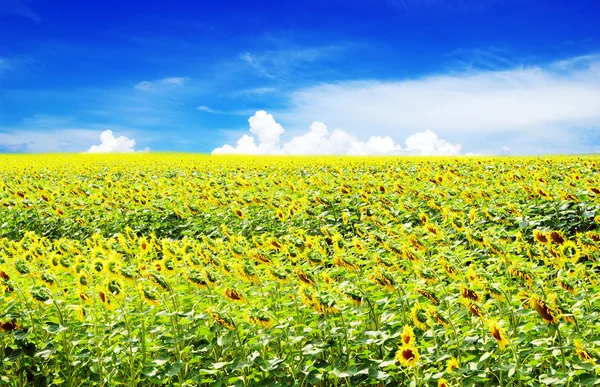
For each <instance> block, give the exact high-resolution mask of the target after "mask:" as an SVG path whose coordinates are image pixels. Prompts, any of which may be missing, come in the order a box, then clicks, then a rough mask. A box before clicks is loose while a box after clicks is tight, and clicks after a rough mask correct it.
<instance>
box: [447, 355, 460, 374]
mask: <svg viewBox="0 0 600 387" xmlns="http://www.w3.org/2000/svg"><path fill="white" fill-rule="evenodd" d="M458 367H460V365H459V364H458V360H456V358H455V357H454V356H452V357H451V358H450V359H448V362H446V372H447V373H449V374H451V373H452V372H454V370H455V369H457V368H458Z"/></svg>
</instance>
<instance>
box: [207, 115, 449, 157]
mask: <svg viewBox="0 0 600 387" xmlns="http://www.w3.org/2000/svg"><path fill="white" fill-rule="evenodd" d="M248 122H249V124H250V133H251V135H248V134H245V135H243V136H242V137H241V138H240V139H239V140H238V141H237V143H236V145H235V146H231V145H224V146H222V147H220V148H216V149H214V150H213V151H212V154H280V155H285V154H287V155H330V154H340V155H394V154H405V155H457V154H460V151H461V146H460V144H456V145H455V144H451V143H449V142H447V141H445V140H443V139H440V138H439V137H438V136H437V134H435V133H434V132H432V131H430V130H426V131H423V132H419V133H415V134H412V135H410V136H409V137H408V138H407V139H406V141H405V146H404V147H403V146H401V145H400V144H398V143H396V142H395V141H394V140H393V139H392V138H391V137H389V136H385V137H381V136H371V137H370V138H369V139H368V140H367V141H366V142H365V141H361V140H359V139H357V138H356V137H354V136H352V135H350V134H349V133H347V132H345V131H343V130H337V129H336V130H333V131H332V132H329V130H328V129H327V126H326V125H325V124H324V123H322V122H313V124H312V125H311V126H310V130H309V131H308V132H306V133H303V134H301V135H299V136H295V137H293V138H292V139H291V140H290V141H288V142H282V141H281V136H282V135H283V134H284V132H285V130H284V129H283V127H282V126H281V125H280V124H278V123H277V122H276V121H275V119H274V118H273V116H272V115H271V114H268V113H267V112H266V111H264V110H260V111H257V112H256V114H254V116H252V117H250V118H249V119H248Z"/></svg>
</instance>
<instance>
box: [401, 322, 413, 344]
mask: <svg viewBox="0 0 600 387" xmlns="http://www.w3.org/2000/svg"><path fill="white" fill-rule="evenodd" d="M400 341H402V346H406V345H414V344H415V341H416V339H415V332H414V331H413V329H412V328H411V327H410V326H409V325H405V326H404V328H403V329H402V335H400Z"/></svg>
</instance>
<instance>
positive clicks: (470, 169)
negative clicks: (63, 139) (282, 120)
mask: <svg viewBox="0 0 600 387" xmlns="http://www.w3.org/2000/svg"><path fill="white" fill-rule="evenodd" d="M599 273H600V158H596V157H538V158H483V157H471V158H340V157H312V158H310V157H286V158H277V157H216V156H198V155H178V154H173V155H161V154H156V155H153V154H145V155H110V156H106V155H105V156H91V155H60V156H59V155H39V156H0V360H1V361H0V385H8V386H68V387H72V386H120V385H122V386H162V385H164V386H230V385H233V386H310V385H319V386H368V385H374V386H398V385H410V386H498V385H500V386H536V385H540V386H541V385H561V386H563V385H570V386H580V385H593V384H600V372H599V366H598V363H599V362H600V358H599V357H598V348H599V347H600V317H599V314H600V299H599V297H600V283H599V281H600V278H599Z"/></svg>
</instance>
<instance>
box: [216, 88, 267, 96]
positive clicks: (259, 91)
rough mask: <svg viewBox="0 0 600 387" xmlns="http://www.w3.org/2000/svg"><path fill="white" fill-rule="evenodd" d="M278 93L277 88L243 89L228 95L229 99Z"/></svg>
mask: <svg viewBox="0 0 600 387" xmlns="http://www.w3.org/2000/svg"><path fill="white" fill-rule="evenodd" d="M276 91H277V88H275V87H256V88H253V89H243V90H238V91H234V92H232V93H228V94H227V96H228V97H244V96H256V95H264V94H269V93H274V92H276Z"/></svg>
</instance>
